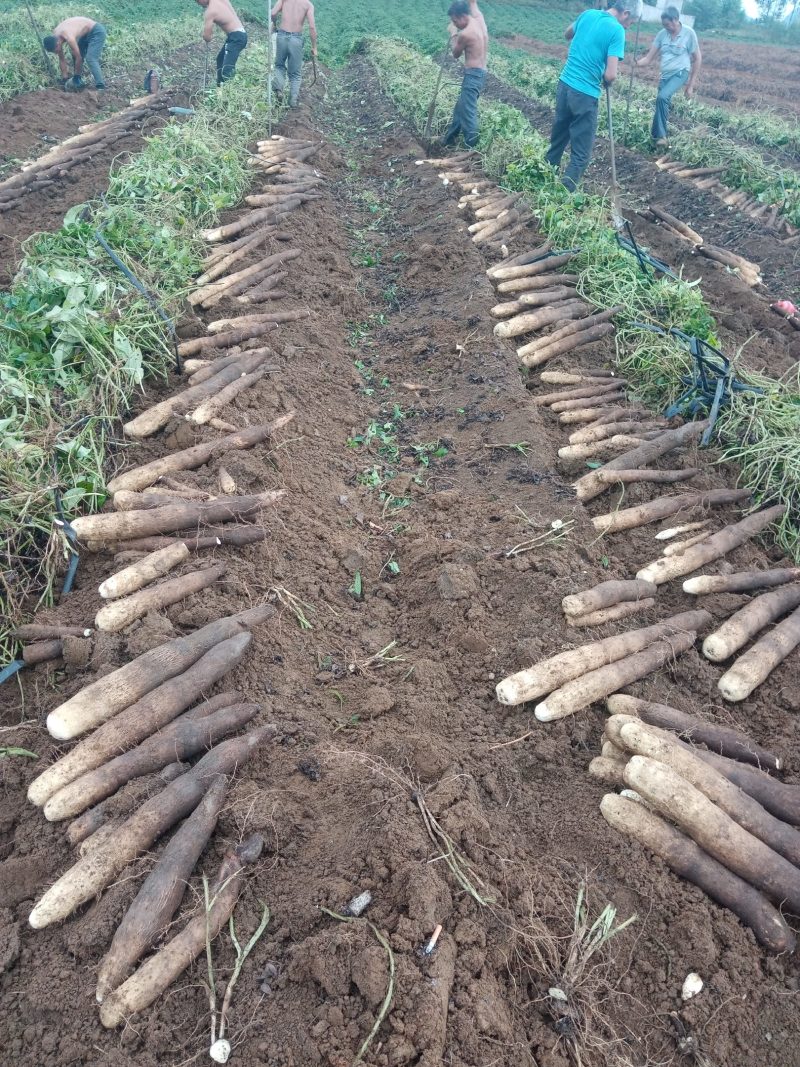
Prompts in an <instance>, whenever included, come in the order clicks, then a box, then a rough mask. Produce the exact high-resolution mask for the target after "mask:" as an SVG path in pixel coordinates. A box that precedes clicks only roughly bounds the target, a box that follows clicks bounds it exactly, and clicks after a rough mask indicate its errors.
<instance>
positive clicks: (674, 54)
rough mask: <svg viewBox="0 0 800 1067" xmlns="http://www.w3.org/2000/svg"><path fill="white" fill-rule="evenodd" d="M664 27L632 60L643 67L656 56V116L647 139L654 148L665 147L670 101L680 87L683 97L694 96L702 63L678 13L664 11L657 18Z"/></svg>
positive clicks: (694, 39)
mask: <svg viewBox="0 0 800 1067" xmlns="http://www.w3.org/2000/svg"><path fill="white" fill-rule="evenodd" d="M661 25H662V26H663V27H664V28H663V30H661V31H660V32H659V33H657V34H656V38H655V40H654V41H653V44H652V46H651V48H650V51H649V52H648V53H647V54H646V55H644V56H642V58H641V59H637V60H636V66H637V67H645V66H647V64H648V63H650V62H651V61H652V60H653V59H655V57H656V56H657V55H658V54H659V53H660V55H661V80H660V81H659V83H658V95H657V96H656V113H655V115H654V116H653V127H652V129H651V131H650V133H651V136H652V138H653V140H654V141H655V143H656V144H657V145H666V144H667V143H668V142H667V120H668V119H669V109H670V104H671V102H672V98H673V96H674V95H675V93H677V91H678V90H679V89H680V87H681V86H682V85H685V86H686V95H687V96H688V97H691V96H693V95H694V90H695V85H696V83H697V75H698V74H699V73H700V67H701V66H702V63H703V57H702V56H701V54H700V45H699V44H698V42H697V34H696V33H695V32H694V30H693V29H691V28H690V27H689V26H684V25H683V23H682V22H681V13H680V11H678V9H677V7H673V6H671V5H670V7H665V8H664V11H663V12H662V14H661Z"/></svg>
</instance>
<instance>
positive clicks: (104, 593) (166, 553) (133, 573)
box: [98, 541, 189, 600]
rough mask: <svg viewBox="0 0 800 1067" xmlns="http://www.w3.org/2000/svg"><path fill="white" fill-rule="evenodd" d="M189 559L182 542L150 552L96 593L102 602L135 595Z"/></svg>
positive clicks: (120, 572)
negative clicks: (131, 594)
mask: <svg viewBox="0 0 800 1067" xmlns="http://www.w3.org/2000/svg"><path fill="white" fill-rule="evenodd" d="M188 558H189V549H188V548H187V547H186V545H185V544H183V542H182V541H178V542H176V543H175V544H174V545H169V546H168V547H167V548H161V549H159V550H158V551H157V552H151V553H150V555H148V556H145V557H144V559H140V560H138V561H137V562H136V563H133V564H132V565H131V566H130V567H126V568H125V569H124V570H121V571H118V572H117V573H116V574H112V575H111V577H110V578H106V580H105V581H104V582H103V583H102V585H101V586H100V588H99V589H98V592H99V593H100V596H101V597H102V598H103V599H104V600H116V599H117V598H118V597H121V596H128V595H129V594H130V593H135V592H137V591H138V590H139V589H143V588H144V586H146V585H149V584H150V583H151V582H154V581H155V580H156V578H161V577H163V576H164V575H165V574H167V573H168V572H169V571H171V570H172V569H173V567H177V566H178V565H179V564H181V563H183V562H184V560H187V559H188Z"/></svg>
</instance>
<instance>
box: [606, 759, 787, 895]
mask: <svg viewBox="0 0 800 1067" xmlns="http://www.w3.org/2000/svg"><path fill="white" fill-rule="evenodd" d="M624 777H625V784H626V785H628V786H629V787H630V788H631V789H635V790H636V792H637V793H639V794H640V795H641V796H643V797H644V799H645V800H646V801H647V802H648V803H649V804H651V805H652V806H653V807H654V808H655V809H656V810H657V811H658V812H659V813H661V814H663V815H665V816H667V818H669V819H671V820H672V821H673V822H675V824H676V825H677V826H678V828H679V829H681V830H683V832H684V833H686V834H688V835H689V836H690V837H691V838H692V839H693V840H694V841H695V842H696V843H697V844H698V845H699V846H700V847H701V848H702V849H704V850H705V851H706V852H708V853H710V855H712V856H714V858H715V859H717V860H719V862H720V863H722V864H724V866H726V867H727V868H728V870H729V871H733V873H734V874H737V875H738V876H739V877H740V878H743V879H744V880H745V881H746V882H749V883H750V885H752V886H754V887H755V888H756V889H759V890H761V891H762V892H763V893H765V894H766V895H767V896H768V897H770V898H771V899H773V900H775V901H777V902H779V903H780V902H785V903H786V904H788V905H789V907H790V908H791V909H792V911H793V912H797V910H798V908H800V871H798V869H797V868H796V867H795V866H794V865H793V864H792V863H790V862H789V861H788V860H787V859H785V858H784V857H783V856H780V855H779V854H778V853H777V852H775V851H774V849H772V848H770V847H769V845H766V844H764V842H763V841H760V840H759V839H758V838H757V837H755V836H754V835H753V834H751V833H749V832H748V831H747V830H745V829H744V828H743V827H742V826H740V825H739V823H738V822H736V820H735V819H732V818H731V817H730V815H726V814H725V812H724V811H722V810H721V808H719V807H717V805H716V804H714V803H712V801H710V800H709V799H708V797H707V796H706V795H705V794H704V793H702V792H701V791H700V790H699V789H697V788H696V787H695V786H693V785H691V784H690V783H689V782H687V781H686V779H685V778H682V777H681V776H680V775H679V774H678V773H677V772H676V771H674V770H672V768H671V767H667V766H666V765H665V764H663V763H658V762H657V761H656V760H653V759H650V758H649V757H646V756H633V757H632V758H631V759H630V760H629V761H628V764H627V765H626V767H625V772H624Z"/></svg>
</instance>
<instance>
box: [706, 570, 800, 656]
mask: <svg viewBox="0 0 800 1067" xmlns="http://www.w3.org/2000/svg"><path fill="white" fill-rule="evenodd" d="M798 605H800V583H794V584H793V585H784V586H781V587H780V588H778V589H773V590H771V591H770V592H768V593H762V594H761V595H760V596H757V597H753V599H752V600H751V601H749V603H747V604H745V605H744V607H743V608H740V609H739V611H737V612H735V613H734V614H733V615H731V616H730V618H729V619H726V620H725V622H723V624H722V625H721V626H720V627H719V629H718V630H715V631H714V633H713V634H709V635H708V637H707V638H706V639H705V641H704V642H703V655H704V656H705V657H706V658H707V659H710V660H713V661H714V662H715V663H721V662H722V661H723V660H725V659H730V657H731V656H733V655H734V653H736V652H738V651H739V649H740V648H743V647H744V646H745V645H746V644H747V642H748V641H749V640H750V639H751V638H752V637H755V635H756V634H757V633H759V632H760V631H761V630H763V629H764V628H765V627H766V626H768V625H769V624H770V623H771V622H775V620H776V619H779V618H780V617H781V616H782V615H786V613H787V612H789V611H794V609H795V608H796V607H797V606H798Z"/></svg>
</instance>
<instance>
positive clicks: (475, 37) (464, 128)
mask: <svg viewBox="0 0 800 1067" xmlns="http://www.w3.org/2000/svg"><path fill="white" fill-rule="evenodd" d="M447 14H448V15H449V16H450V18H451V19H452V22H453V25H454V26H455V28H456V29H457V30H458V33H456V34H454V35H453V37H451V43H452V47H453V55H454V56H455V57H456V59H458V58H459V56H463V57H464V80H463V82H462V83H461V93H460V94H459V97H458V100H457V101H456V106H455V108H454V110H453V118H452V121H451V122H450V125H449V126H448V128H447V132H446V133H445V135H444V137H443V138H442V144H443V145H446V146H447V145H452V144H455V142H456V141H457V140H458V136H459V134H463V137H464V144H465V145H466V146H467V148H474V147H475V145H476V144H477V143H478V132H479V131H478V99H479V98H480V95H481V91H482V90H483V86H484V84H485V83H486V63H487V60H488V58H489V31H488V30H487V28H486V21H485V19H484V17H483V15H482V14H481V11H480V9H479V7H478V4H477V0H469V2H468V0H455V3H452V4H451V5H450V9H449V11H448V12H447Z"/></svg>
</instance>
